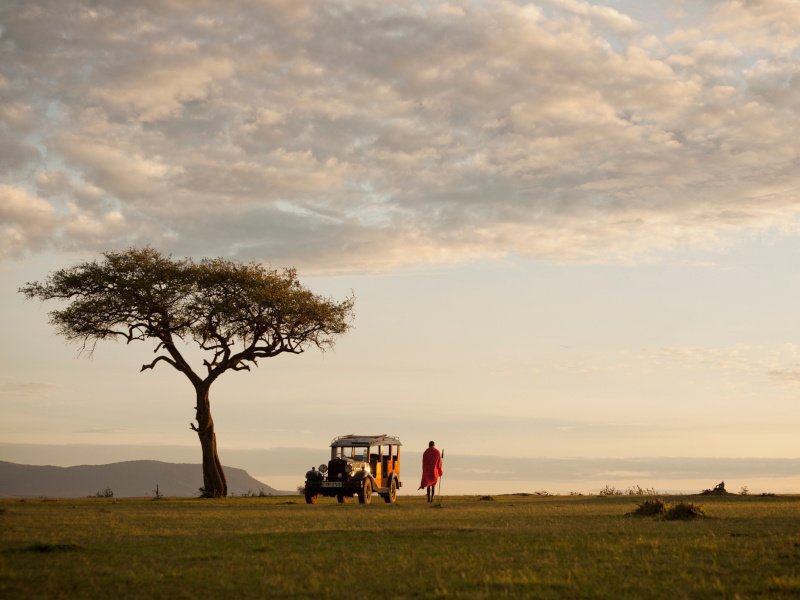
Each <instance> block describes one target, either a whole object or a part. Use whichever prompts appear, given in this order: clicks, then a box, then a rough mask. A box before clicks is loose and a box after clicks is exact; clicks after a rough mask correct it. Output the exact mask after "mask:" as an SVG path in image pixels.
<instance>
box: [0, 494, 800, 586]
mask: <svg viewBox="0 0 800 600" xmlns="http://www.w3.org/2000/svg"><path fill="white" fill-rule="evenodd" d="M494 499H495V500H494V501H493V502H481V501H479V499H478V497H444V498H443V499H442V507H441V509H437V510H433V507H435V506H437V505H436V504H434V505H429V504H428V503H426V502H425V500H424V499H423V498H418V497H405V496H401V497H400V499H399V501H398V503H397V504H396V505H386V504H384V503H383V502H376V503H373V504H372V505H370V506H361V505H358V504H349V505H339V504H336V503H335V502H331V501H327V500H325V501H320V504H318V505H316V506H309V505H305V504H303V503H302V502H301V500H300V499H299V498H289V499H287V498H236V499H225V500H199V499H192V500H189V499H187V500H173V499H168V498H167V499H162V500H159V501H158V502H155V501H153V500H151V499H99V498H97V499H95V498H93V499H82V500H58V501H50V502H43V501H39V500H27V501H25V502H21V501H19V500H0V508H2V509H4V510H2V511H0V532H2V533H0V597H3V598H96V597H120V598H197V597H236V598H344V597H356V598H361V597H364V598H366V597H368V596H369V597H383V598H676V597H686V598H700V597H702V598H715V597H716V598H734V597H736V596H737V595H738V596H740V597H743V598H745V597H770V598H782V597H785V598H790V597H797V595H798V594H800V567H799V566H798V565H800V538H798V533H797V523H798V522H800V498H797V497H772V498H762V497H758V496H746V497H742V496H725V497H708V498H706V497H704V499H703V506H704V508H705V509H706V513H707V514H708V515H709V517H710V518H707V519H702V520H694V521H675V522H671V521H665V520H662V519H630V518H625V513H626V511H627V510H628V508H629V506H630V498H627V497H624V496H623V497H618V496H611V497H589V496H587V497H565V496H546V497H542V496H494Z"/></svg>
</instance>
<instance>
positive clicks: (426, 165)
mask: <svg viewBox="0 0 800 600" xmlns="http://www.w3.org/2000/svg"><path fill="white" fill-rule="evenodd" d="M799 30H800V2H798V1H797V0H749V1H746V0H715V1H712V0H696V1H692V2H684V1H679V0H674V1H668V0H663V1H660V0H654V1H649V2H647V1H627V0H614V1H612V0H608V1H606V2H586V1H582V0H542V1H539V2H525V1H517V2H511V1H501V0H494V1H490V0H472V1H464V2H437V1H435V0H425V1H413V0H409V1H404V2H390V1H386V0H350V1H345V0H341V1H336V0H334V1H330V2H311V1H305V0H249V1H245V0H243V1H239V2H226V3H219V2H211V1H207V2H206V1H202V0H197V1H192V2H189V1H182V0H169V1H155V0H153V1H143V2H137V3H129V2H112V1H93V2H88V1H87V2H80V1H71V0H58V1H55V0H54V1H52V2H47V1H41V0H26V1H24V2H22V1H20V2H14V1H11V0H0V298H2V304H1V305H2V307H3V310H2V314H0V326H2V331H3V341H4V343H3V344H2V347H0V460H10V459H11V458H14V459H15V460H16V461H17V462H26V461H27V462H35V461H36V462H35V464H45V463H47V464H61V463H64V464H68V461H69V460H84V461H86V460H90V459H89V458H86V457H85V456H83V457H81V458H78V457H77V455H71V454H69V453H66V452H63V451H62V450H63V448H65V447H67V445H69V446H72V447H78V446H80V447H84V446H89V447H94V448H98V449H104V450H102V451H99V450H98V452H97V453H96V454H97V457H98V458H97V460H96V462H103V460H102V459H103V458H104V457H111V456H114V457H116V458H119V457H120V456H126V457H128V458H138V457H140V456H144V454H147V455H148V457H151V458H152V457H163V459H164V460H170V459H173V458H175V457H178V456H181V457H183V456H185V452H184V451H185V450H187V449H195V450H196V453H197V460H198V461H199V447H198V446H199V445H198V444H197V440H196V436H195V434H194V433H193V432H192V431H190V429H189V427H188V425H189V422H190V421H191V420H192V417H193V410H192V407H193V402H194V400H193V391H192V388H191V387H190V384H189V383H188V381H186V380H185V379H182V376H181V375H180V374H178V373H177V372H174V371H170V370H169V368H168V367H166V366H164V365H162V366H161V367H159V368H157V369H155V370H153V371H147V372H145V373H141V374H140V373H139V367H140V366H141V365H142V364H144V363H147V362H150V361H151V360H152V352H153V349H154V346H153V345H148V344H146V343H138V344H131V345H129V346H125V345H118V344H113V343H106V344H102V345H101V346H99V347H98V349H97V351H96V352H95V353H94V355H93V357H91V358H87V357H81V356H79V355H78V348H76V347H75V346H70V345H68V344H67V343H66V342H65V341H64V340H62V339H60V338H58V337H57V336H56V335H55V333H54V332H53V330H52V328H51V327H50V326H49V325H48V323H47V312H48V310H52V309H53V308H56V306H48V305H43V304H40V303H38V302H32V301H26V300H25V299H24V298H23V297H22V296H21V295H20V294H19V293H17V289H18V288H19V287H20V286H21V285H24V284H25V283H26V282H29V281H35V280H39V279H42V278H43V277H45V276H46V275H47V273H49V272H52V271H53V270H55V269H58V268H62V267H66V266H70V265H73V264H76V263H78V262H80V261H83V260H89V259H92V258H95V257H97V256H98V255H99V254H100V253H101V252H103V251H106V250H114V249H123V248H127V247H130V246H144V245H151V246H153V247H155V248H158V249H159V250H162V251H164V252H166V253H171V254H173V255H174V256H176V257H184V256H191V257H194V258H201V257H214V256H224V257H227V258H232V259H236V260H242V261H259V262H263V263H266V264H269V265H271V266H274V267H283V266H293V267H296V268H297V269H298V272H299V275H300V278H301V280H302V281H303V282H304V284H306V285H307V286H308V287H310V288H311V289H312V290H314V291H315V292H318V293H321V294H324V295H326V296H331V297H333V298H339V299H341V298H344V297H346V296H347V295H349V294H350V293H351V292H352V293H353V294H354V296H355V299H356V305H355V321H354V328H353V329H352V331H350V332H348V333H347V334H346V335H345V336H343V337H342V338H341V339H339V341H338V342H337V344H336V346H335V348H334V349H333V350H331V351H328V352H326V353H324V354H320V353H317V352H308V353H306V354H303V355H300V356H286V357H278V358H275V359H271V360H269V361H264V362H263V363H262V364H261V365H260V366H259V368H258V369H257V370H255V371H253V372H251V373H229V374H227V375H226V376H225V377H223V378H222V379H221V380H219V381H218V382H217V383H216V384H215V388H212V411H213V414H214V419H215V422H216V429H217V436H218V442H219V446H220V455H221V458H222V461H223V463H225V464H230V461H228V460H226V452H228V453H229V456H230V457H231V458H232V459H233V458H235V457H237V456H244V455H243V454H241V453H248V452H250V453H252V452H255V453H258V452H264V453H265V455H266V453H268V452H276V451H278V450H279V449H286V448H295V449H303V451H302V452H303V453H305V452H307V451H309V450H314V451H315V452H317V453H318V454H319V456H320V459H319V461H320V462H321V461H322V460H324V458H325V456H326V455H327V450H326V447H327V445H328V443H329V441H330V439H331V438H332V437H334V436H336V435H340V434H345V433H361V434H368V433H390V434H397V435H399V436H400V437H401V439H403V440H404V442H405V444H406V445H407V446H408V449H409V451H411V452H416V451H419V450H421V449H424V447H425V446H426V445H427V441H428V440H429V439H435V440H436V441H437V445H439V446H440V447H443V448H445V449H446V451H449V452H450V454H451V456H460V457H468V456H474V457H484V458H485V457H490V458H493V460H490V461H489V462H486V461H484V462H481V464H482V465H483V466H482V467H481V477H483V478H484V481H485V482H489V481H492V482H496V483H491V484H489V483H485V484H484V485H485V486H489V488H490V489H489V490H486V491H492V490H493V489H504V490H505V489H507V488H509V486H511V485H514V486H519V485H522V484H521V483H520V481H522V482H523V483H524V482H527V484H529V485H541V486H555V487H557V486H558V485H559V483H558V481H557V480H556V479H553V478H552V477H550V478H549V479H548V477H549V476H545V475H543V476H542V477H541V478H540V479H539V480H535V481H534V476H533V475H529V476H527V479H523V480H520V479H518V478H517V479H514V483H513V484H509V483H508V482H507V480H504V479H503V477H504V473H505V474H507V473H508V469H504V467H503V461H504V460H509V459H515V460H516V459H530V460H534V459H536V460H541V459H553V460H556V459H565V458H584V459H586V460H597V459H609V460H611V459H614V460H620V459H641V458H669V459H670V460H672V459H675V458H686V459H688V458H693V459H697V458H704V459H732V458H749V459H751V458H762V459H773V460H777V461H781V460H786V459H794V458H796V457H798V456H800V449H798V445H797V439H796V435H795V431H796V429H797V427H798V425H800V402H798V399H800V398H799V397H800V323H798V319H797V315H796V312H797V307H798V306H800V282H798V277H797V273H796V265H797V264H798V258H800V219H799V217H800V192H799V191H798V190H800V168H798V167H800V165H799V164H798V163H799V162H800V158H799V157H800V60H798V59H800V48H799V46H800V36H798V35H797V32H798V31H799ZM45 446H46V447H49V448H50V454H47V452H44V453H43V452H42V451H41V448H42V447H45ZM26 448H28V449H29V450H30V452H28V453H27V454H26V453H25V449H26ZM36 448H38V449H39V450H36V451H35V452H34V449H36ZM59 448H61V449H62V450H59ZM114 448H116V450H113V451H112V449H114ZM154 448H157V449H159V450H158V452H156V453H155V456H151V454H153V449H154ZM120 449H123V450H124V451H123V450H120ZM297 452H298V456H299V455H300V454H302V455H303V456H304V457H305V456H306V454H303V453H301V452H300V450H297ZM236 453H240V454H238V455H237V454H236ZM476 460H477V459H476ZM481 460H483V458H482V459H481ZM59 461H60V462H59ZM456 462H457V461H456ZM651 462H652V461H651ZM267 463H269V465H272V466H269V465H268V464H267ZM468 463H469V461H467V460H462V461H461V462H460V463H458V464H462V465H464V466H463V467H459V469H461V471H459V470H457V469H456V470H455V471H452V472H450V475H451V477H452V481H453V483H452V484H451V485H452V486H453V487H452V488H451V489H455V490H463V491H475V490H476V489H477V487H476V486H477V485H479V484H480V480H477V481H478V483H475V481H476V480H474V478H472V476H471V475H469V474H468V472H467V471H468V470H469V466H468ZM70 464H71V463H70ZM274 464H275V463H274V461H273V462H269V461H266V460H265V461H264V462H263V463H262V466H261V467H259V465H258V464H257V461H256V462H253V463H252V465H251V467H249V468H250V472H251V474H254V475H256V476H260V477H262V479H263V480H264V481H265V482H267V483H269V484H270V485H275V482H277V484H278V485H276V487H280V485H281V484H282V485H284V486H289V489H292V487H293V486H292V485H291V481H292V479H291V477H292V476H291V475H290V474H289V473H285V472H281V473H278V472H277V471H275V470H270V469H274V468H275V467H274ZM488 464H491V465H494V466H493V467H487V466H486V465H488ZM537 464H538V463H537ZM648 464H649V463H648ZM665 464H666V463H665ZM670 464H672V463H670ZM704 464H705V463H704ZM725 464H730V463H725ZM748 464H751V463H748ZM753 464H755V463H753ZM781 464H783V463H781ZM232 466H240V465H238V464H232ZM415 468H416V467H415V466H414V467H412V468H411V470H410V473H411V474H410V475H407V476H406V477H407V478H409V479H411V480H413V479H415V478H416V477H417V473H416V471H415ZM714 468H715V469H719V468H720V467H719V464H717V466H715V467H714ZM778 471H780V469H779V470H778ZM778 471H775V473H778ZM671 472H672V471H670V473H671ZM615 473H616V474H617V475H618V476H619V477H620V479H619V480H620V481H629V480H630V481H633V480H632V479H631V477H634V476H636V477H638V478H639V480H640V481H647V482H654V485H658V482H659V481H661V480H659V472H658V469H656V468H655V467H652V468H650V467H648V470H647V471H641V470H640V471H635V470H634V471H631V472H630V473H628V475H630V477H628V479H625V477H626V475H625V474H624V473H623V472H622V471H620V470H619V469H617V470H614V469H611V468H610V469H609V470H607V472H604V473H603V475H602V476H603V477H605V478H606V479H607V481H606V483H609V484H614V481H612V480H611V478H613V477H614V476H615ZM664 473H666V471H665V472H664ZM300 475H301V474H300ZM473 475H474V473H473ZM721 475H724V473H722V474H721ZM758 475H759V472H758V471H757V470H752V471H749V472H747V473H745V474H741V473H738V474H737V476H741V477H743V478H744V477H750V478H751V479H752V480H755V479H756V477H757V476H758ZM778 475H780V476H778ZM778 475H776V476H775V477H773V478H772V479H770V478H768V477H767V478H766V479H764V481H763V485H764V486H772V488H775V489H781V490H783V489H786V488H787V486H789V487H791V486H795V487H794V490H795V491H800V479H798V480H796V481H795V480H791V482H790V481H789V480H788V479H787V477H788V475H787V474H786V473H785V472H783V471H781V472H780V473H778ZM711 476H712V475H711V473H710V472H703V473H702V474H701V475H698V477H709V478H710V477H711ZM459 477H460V478H461V479H459ZM663 477H664V478H671V479H670V481H674V482H676V483H674V485H675V486H676V487H680V484H679V483H677V481H678V479H680V478H678V477H672V475H667V474H664V475H663ZM720 478H722V477H721V476H720ZM507 479H508V478H507ZM501 481H506V483H500V482H501ZM681 481H685V478H684V479H683V480H681ZM469 482H472V483H469ZM598 482H599V480H598ZM595 483H597V482H595ZM715 483H716V481H708V482H707V485H705V486H704V487H710V486H711V485H713V484H715ZM746 483H747V481H746V480H744V479H743V480H742V482H741V484H742V485H744V484H746ZM580 484H581V482H580V481H579V480H577V479H576V480H575V481H571V482H570V484H569V485H571V486H580ZM790 484H791V485H790ZM565 485H566V484H565ZM592 485H595V484H594V483H593V484H592ZM592 485H588V484H587V485H586V486H585V487H586V489H589V488H591V487H592ZM598 487H599V486H598ZM509 489H510V488H509ZM481 491H484V489H483V488H481Z"/></svg>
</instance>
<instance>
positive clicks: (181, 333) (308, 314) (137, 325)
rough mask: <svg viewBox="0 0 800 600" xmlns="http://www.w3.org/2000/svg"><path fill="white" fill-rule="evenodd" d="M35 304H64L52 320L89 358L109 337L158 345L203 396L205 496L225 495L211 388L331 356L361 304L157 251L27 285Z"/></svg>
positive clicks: (259, 270) (243, 269)
mask: <svg viewBox="0 0 800 600" xmlns="http://www.w3.org/2000/svg"><path fill="white" fill-rule="evenodd" d="M20 292H21V293H23V294H25V296H26V297H27V298H29V299H31V298H38V299H40V300H52V299H56V300H66V301H67V306H66V307H65V308H63V309H60V310H54V311H52V312H51V313H50V322H51V324H52V325H53V326H54V327H55V328H56V331H57V332H58V333H59V334H61V335H63V336H64V337H66V338H67V339H68V340H70V341H77V342H79V343H81V344H82V351H85V352H87V353H89V354H91V353H92V352H93V351H94V349H95V346H96V344H97V342H98V341H99V340H105V339H110V338H112V339H120V338H121V339H124V340H125V341H126V342H127V343H130V342H132V341H135V340H138V341H146V340H153V341H155V342H156V343H157V344H156V348H155V351H154V352H155V353H156V354H157V356H156V357H155V358H154V359H153V361H152V362H150V363H148V364H145V365H143V366H142V368H141V370H142V371H145V370H147V369H152V368H154V367H155V366H156V365H157V364H158V363H166V364H168V365H171V366H172V367H173V368H175V369H177V370H178V371H180V372H181V373H183V374H184V375H185V376H186V377H187V378H188V379H189V381H190V382H191V384H192V386H193V387H194V390H195V397H196V402H197V403H196V406H195V420H196V424H195V423H191V424H190V427H191V428H192V429H193V430H194V431H195V432H196V433H197V435H198V437H199V438H200V446H201V448H202V452H203V494H204V495H205V496H209V497H220V496H226V495H227V483H226V480H225V474H224V473H223V471H222V465H221V463H220V461H219V457H218V456H217V443H216V436H215V433H214V421H213V420H212V418H211V404H210V399H209V390H210V388H211V384H212V383H214V381H216V380H217V378H218V377H219V376H220V375H222V374H223V373H224V372H226V371H243V370H244V371H249V370H250V368H251V366H252V365H256V366H257V364H258V359H260V358H271V357H273V356H277V355H278V354H282V353H285V352H288V353H291V354H300V353H302V352H303V351H304V350H305V349H306V348H307V347H309V346H316V347H317V348H319V349H320V350H325V349H326V348H329V347H331V346H332V345H333V342H334V338H335V337H336V336H337V335H340V334H343V333H345V332H346V331H347V330H348V329H349V327H350V321H351V319H352V314H353V298H352V297H349V298H347V299H346V300H344V301H342V302H335V301H333V300H331V299H328V298H324V297H321V296H318V295H315V294H313V293H312V292H311V291H309V290H308V289H306V288H304V287H303V286H302V285H301V284H300V282H299V281H298V280H297V274H296V272H295V271H294V270H293V269H286V270H283V271H277V270H272V269H268V268H266V267H264V266H263V265H260V264H257V263H248V264H244V263H239V262H235V261H230V260H225V259H222V258H215V259H203V260H202V261H200V262H195V261H193V260H192V259H188V258H187V259H184V260H177V259H173V258H172V257H170V256H164V255H162V254H161V253H160V252H158V251H157V250H154V249H153V248H149V247H147V248H131V249H129V250H126V251H122V252H106V253H104V254H103V259H102V260H95V261H90V262H84V263H81V264H78V265H76V266H74V267H71V268H66V269H61V270H58V271H56V272H54V273H51V274H50V275H49V276H48V277H47V278H46V279H45V280H44V281H42V282H32V283H28V284H27V285H25V286H24V287H22V288H20ZM189 342H193V343H194V344H195V345H196V346H198V347H199V348H200V350H201V351H203V352H204V353H205V358H204V359H203V365H202V369H200V372H199V373H198V371H197V370H195V369H194V368H193V367H192V366H191V365H190V364H189V362H188V361H187V360H186V358H185V357H184V353H183V352H182V347H183V346H184V343H189Z"/></svg>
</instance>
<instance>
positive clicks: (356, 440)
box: [331, 433, 403, 448]
mask: <svg viewBox="0 0 800 600" xmlns="http://www.w3.org/2000/svg"><path fill="white" fill-rule="evenodd" d="M380 444H386V445H392V446H402V445H403V444H402V443H401V442H400V438H398V437H397V436H396V435H386V434H385V433H383V434H381V435H355V434H352V433H351V434H349V435H340V436H339V437H335V438H333V441H332V442H331V448H349V447H351V446H378V445H380Z"/></svg>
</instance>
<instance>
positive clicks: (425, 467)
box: [419, 446, 444, 489]
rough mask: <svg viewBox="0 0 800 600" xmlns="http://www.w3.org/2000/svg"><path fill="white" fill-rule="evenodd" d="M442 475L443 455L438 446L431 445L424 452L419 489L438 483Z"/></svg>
mask: <svg viewBox="0 0 800 600" xmlns="http://www.w3.org/2000/svg"><path fill="white" fill-rule="evenodd" d="M442 475H444V471H443V470H442V455H441V453H440V452H439V450H438V449H437V448H436V447H434V446H431V447H429V448H428V449H427V450H425V452H424V453H423V454H422V482H421V483H420V484H419V489H422V488H426V487H429V486H431V485H436V482H437V481H438V480H439V477H441V476H442Z"/></svg>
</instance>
